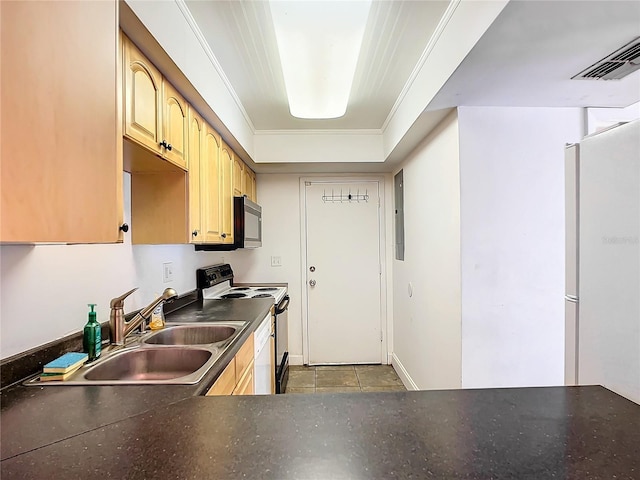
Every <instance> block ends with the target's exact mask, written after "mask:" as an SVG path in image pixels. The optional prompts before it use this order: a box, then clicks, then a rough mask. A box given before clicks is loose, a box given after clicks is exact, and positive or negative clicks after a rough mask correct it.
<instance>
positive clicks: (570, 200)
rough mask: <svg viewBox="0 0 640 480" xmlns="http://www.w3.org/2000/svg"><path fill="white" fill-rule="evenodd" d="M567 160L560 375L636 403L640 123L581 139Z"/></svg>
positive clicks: (639, 398) (639, 386)
mask: <svg viewBox="0 0 640 480" xmlns="http://www.w3.org/2000/svg"><path fill="white" fill-rule="evenodd" d="M565 162H566V181H567V184H568V185H567V198H566V207H567V234H566V239H567V269H566V271H567V274H566V277H567V278H566V297H565V306H566V310H565V311H566V319H565V320H566V321H565V325H566V333H567V335H566V340H565V346H566V349H565V352H566V355H565V357H566V358H565V360H566V362H565V365H566V368H565V380H566V383H567V384H569V385H571V384H579V385H592V384H596V385H603V386H605V387H607V388H609V389H611V390H613V391H615V392H617V393H619V394H620V395H623V396H625V397H627V398H629V399H631V400H633V401H635V402H637V403H640V121H634V122H630V123H626V124H623V125H619V126H616V127H613V128H610V129H607V130H605V131H602V132H599V133H597V134H594V135H590V136H588V137H585V138H584V139H583V140H582V141H581V142H580V145H579V146H577V145H573V146H569V147H568V148H567V151H566V158H565ZM572 177H574V178H575V181H573V182H572V180H571V178H572ZM572 183H573V186H571V184H572ZM572 210H573V213H572V212H571V211H572Z"/></svg>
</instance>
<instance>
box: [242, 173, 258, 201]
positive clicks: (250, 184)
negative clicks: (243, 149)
mask: <svg viewBox="0 0 640 480" xmlns="http://www.w3.org/2000/svg"><path fill="white" fill-rule="evenodd" d="M242 194H243V195H246V196H247V198H248V199H249V200H251V201H252V202H256V203H257V201H258V198H257V196H256V174H255V173H254V172H253V170H251V169H250V168H249V167H247V166H246V165H245V166H244V187H243V190H242Z"/></svg>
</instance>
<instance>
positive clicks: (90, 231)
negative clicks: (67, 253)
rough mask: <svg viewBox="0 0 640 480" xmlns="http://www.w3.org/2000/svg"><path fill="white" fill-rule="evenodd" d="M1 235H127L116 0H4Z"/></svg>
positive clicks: (107, 239) (7, 238)
mask: <svg viewBox="0 0 640 480" xmlns="http://www.w3.org/2000/svg"><path fill="white" fill-rule="evenodd" d="M0 35H1V37H0V49H1V51H0V70H2V88H1V89H0V104H1V105H2V109H1V113H0V116H1V118H0V125H1V130H0V136H1V138H2V141H1V142H0V159H1V160H0V162H1V165H0V169H1V171H2V175H1V176H0V190H1V192H2V200H1V202H0V204H1V207H0V217H1V218H2V221H1V222H0V241H1V242H14V243H33V242H70V243H111V242H119V241H122V236H121V232H120V231H119V229H118V228H119V226H120V225H121V224H122V220H123V197H122V179H123V175H122V140H121V139H122V125H121V123H120V119H119V109H120V108H121V107H120V102H119V98H118V95H119V91H120V88H121V84H120V82H119V81H118V79H119V77H118V74H119V73H120V72H121V66H120V62H119V60H120V59H119V52H118V47H119V39H118V2H116V1H105V2H98V3H96V2H27V1H22V2H6V1H0Z"/></svg>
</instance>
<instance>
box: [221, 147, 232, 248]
mask: <svg viewBox="0 0 640 480" xmlns="http://www.w3.org/2000/svg"><path fill="white" fill-rule="evenodd" d="M232 155H233V153H232V152H231V149H230V148H229V147H228V146H227V145H226V144H225V143H224V142H221V147H220V177H221V180H220V188H221V192H220V202H221V204H222V237H223V243H233V183H232V182H233V157H232Z"/></svg>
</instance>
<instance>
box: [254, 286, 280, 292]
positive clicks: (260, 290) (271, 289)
mask: <svg viewBox="0 0 640 480" xmlns="http://www.w3.org/2000/svg"><path fill="white" fill-rule="evenodd" d="M275 290H278V289H277V288H275V287H266V288H256V292H273V291H275Z"/></svg>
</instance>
